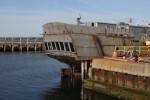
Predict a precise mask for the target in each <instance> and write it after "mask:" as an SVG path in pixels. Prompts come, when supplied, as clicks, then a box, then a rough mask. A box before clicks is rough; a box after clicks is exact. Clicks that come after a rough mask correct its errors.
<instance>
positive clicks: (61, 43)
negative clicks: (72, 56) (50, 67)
mask: <svg viewBox="0 0 150 100" xmlns="http://www.w3.org/2000/svg"><path fill="white" fill-rule="evenodd" d="M60 47H61V50H64V44H63V42H60Z"/></svg>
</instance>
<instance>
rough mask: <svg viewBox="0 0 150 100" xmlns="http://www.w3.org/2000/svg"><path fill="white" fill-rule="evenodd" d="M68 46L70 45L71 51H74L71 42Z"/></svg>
mask: <svg viewBox="0 0 150 100" xmlns="http://www.w3.org/2000/svg"><path fill="white" fill-rule="evenodd" d="M69 44H70V49H71V51H72V52H74V51H75V50H74V47H73V44H72V43H71V42H70V43H69Z"/></svg>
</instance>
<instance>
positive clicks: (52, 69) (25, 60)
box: [0, 53, 115, 100]
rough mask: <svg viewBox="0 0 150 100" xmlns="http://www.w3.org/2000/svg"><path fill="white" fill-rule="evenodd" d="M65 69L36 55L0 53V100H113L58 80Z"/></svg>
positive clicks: (63, 65)
mask: <svg viewBox="0 0 150 100" xmlns="http://www.w3.org/2000/svg"><path fill="white" fill-rule="evenodd" d="M64 67H68V66H67V65H66V64H63V63H60V62H58V61H57V60H55V59H52V58H49V57H47V56H46V55H45V54H40V53H0V100H106V99H107V100H115V99H114V98H112V97H108V96H105V95H103V94H97V93H94V92H91V91H85V90H83V89H81V82H80V80H75V79H70V78H68V79H65V80H61V79H60V69H61V68H64Z"/></svg>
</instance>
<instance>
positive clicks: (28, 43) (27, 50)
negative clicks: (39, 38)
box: [27, 38, 29, 52]
mask: <svg viewBox="0 0 150 100" xmlns="http://www.w3.org/2000/svg"><path fill="white" fill-rule="evenodd" d="M28 51H29V40H28V38H27V52H28Z"/></svg>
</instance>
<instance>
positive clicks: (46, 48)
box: [44, 42, 48, 50]
mask: <svg viewBox="0 0 150 100" xmlns="http://www.w3.org/2000/svg"><path fill="white" fill-rule="evenodd" d="M44 44H45V48H46V50H48V46H47V42H45V43H44Z"/></svg>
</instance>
